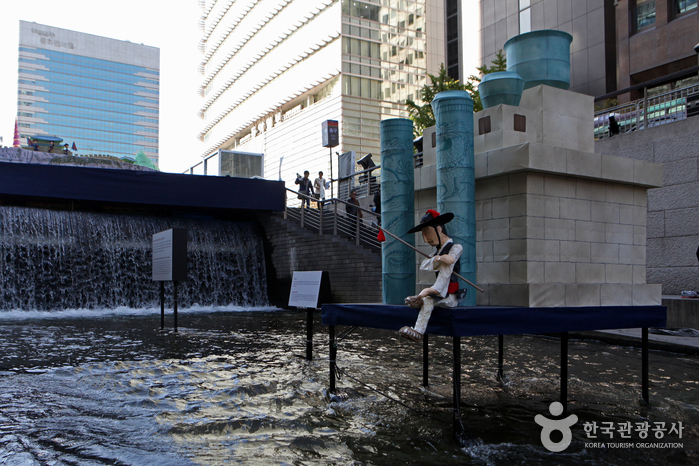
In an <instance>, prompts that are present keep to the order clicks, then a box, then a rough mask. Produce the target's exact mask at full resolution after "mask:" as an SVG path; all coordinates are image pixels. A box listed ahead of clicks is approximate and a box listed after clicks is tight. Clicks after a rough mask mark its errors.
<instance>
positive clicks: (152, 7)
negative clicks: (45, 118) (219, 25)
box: [0, 0, 204, 173]
mask: <svg viewBox="0 0 699 466" xmlns="http://www.w3.org/2000/svg"><path fill="white" fill-rule="evenodd" d="M201 12H202V10H201V9H200V8H199V5H198V1H197V0H119V1H107V0H22V1H9V0H4V1H3V2H2V14H1V16H0V19H1V20H2V26H0V57H1V58H2V62H3V63H4V67H3V68H4V69H3V71H2V72H1V73H0V136H2V138H3V142H2V145H4V146H11V145H12V138H13V132H14V124H15V123H14V122H15V118H16V116H17V64H18V61H17V60H18V56H17V50H18V48H19V21H20V20H23V21H34V22H36V23H39V24H45V25H48V26H53V27H59V28H64V29H70V30H73V31H78V32H84V33H88V34H95V35H99V36H103V37H109V38H111V39H118V40H128V41H131V42H134V43H139V44H145V45H150V46H153V47H158V48H160V169H161V170H162V171H164V172H172V173H182V172H184V171H185V170H188V169H189V167H191V166H192V165H195V164H197V163H198V162H200V161H201V158H200V154H201V153H202V152H203V150H204V149H203V145H202V144H201V143H200V142H199V141H197V139H196V135H197V134H198V132H199V130H200V129H201V127H202V126H203V121H202V120H201V119H199V118H198V117H197V116H196V113H197V109H198V108H199V105H200V103H201V98H200V97H199V96H198V95H197V88H198V87H199V83H200V82H201V79H202V77H201V75H200V74H199V73H197V71H196V69H197V65H198V64H199V62H200V61H201V57H202V55H201V53H200V52H199V51H198V50H197V44H198V43H199V39H200V37H201V31H200V30H199V27H198V26H197V24H198V22H199V18H200V16H201ZM58 136H59V137H60V135H58Z"/></svg>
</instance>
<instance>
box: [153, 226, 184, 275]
mask: <svg viewBox="0 0 699 466" xmlns="http://www.w3.org/2000/svg"><path fill="white" fill-rule="evenodd" d="M184 280H187V230H186V229H184V228H171V229H170V230H165V231H161V232H160V233H156V234H154V235H153V281H163V282H170V281H175V282H180V281H184Z"/></svg>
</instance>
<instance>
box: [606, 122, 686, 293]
mask: <svg viewBox="0 0 699 466" xmlns="http://www.w3.org/2000/svg"><path fill="white" fill-rule="evenodd" d="M595 150H596V151H597V152H600V153H602V154H616V155H620V156H622V157H625V158H628V159H630V160H633V161H634V163H636V162H638V161H640V160H642V161H648V162H655V163H662V164H663V183H662V187H661V188H658V189H652V190H650V191H649V192H648V218H647V219H648V222H647V238H648V244H647V253H646V255H647V260H648V261H647V267H648V268H647V279H648V281H649V282H652V283H660V284H662V286H663V294H666V295H679V294H680V292H681V291H684V290H699V261H698V260H697V256H696V251H697V247H698V246H699V168H698V167H699V118H697V117H691V118H687V119H685V120H680V121H674V122H672V123H669V124H661V125H657V126H653V127H650V128H646V129H644V130H642V131H633V132H630V133H626V134H620V135H617V136H614V137H611V138H605V139H602V140H599V141H596V142H595Z"/></svg>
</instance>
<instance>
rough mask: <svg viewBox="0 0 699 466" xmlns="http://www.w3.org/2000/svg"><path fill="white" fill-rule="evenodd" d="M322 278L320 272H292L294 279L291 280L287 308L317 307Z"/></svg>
mask: <svg viewBox="0 0 699 466" xmlns="http://www.w3.org/2000/svg"><path fill="white" fill-rule="evenodd" d="M322 276H323V272H322V271H320V272H294V277H293V278H292V279H291V293H290V294H289V306H295V307H307V308H308V307H310V308H314V309H315V308H316V307H317V306H318V294H319V293H320V280H321V277H322Z"/></svg>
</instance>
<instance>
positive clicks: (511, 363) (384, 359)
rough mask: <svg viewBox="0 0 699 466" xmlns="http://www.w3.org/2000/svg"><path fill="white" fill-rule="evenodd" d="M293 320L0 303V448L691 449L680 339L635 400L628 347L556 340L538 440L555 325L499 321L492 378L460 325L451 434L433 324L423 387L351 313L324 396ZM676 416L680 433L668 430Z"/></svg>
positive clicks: (46, 452)
mask: <svg viewBox="0 0 699 466" xmlns="http://www.w3.org/2000/svg"><path fill="white" fill-rule="evenodd" d="M171 317H172V316H171V315H168V318H167V324H166V325H168V326H171V325H172V323H171V320H172V318H171ZM304 322H305V313H302V312H294V311H280V310H274V309H270V308H236V307H232V306H228V307H221V308H216V307H192V308H189V309H185V310H184V311H182V312H181V314H180V316H179V332H177V333H174V332H173V331H172V330H165V331H161V330H160V315H159V310H155V309H131V308H117V309H114V310H75V311H52V312H40V311H33V312H26V311H17V312H13V311H3V312H0V348H2V351H0V465H13V466H14V465H22V466H24V465H27V466H29V465H107V464H109V465H112V464H115V465H192V464H200V465H219V464H246V465H247V464H260V465H262V464H264V465H267V464H288V465H291V464H296V465H306V464H317V465H330V464H343V465H364V464H366V465H393V464H395V465H399V464H400V465H402V464H415V465H418V464H425V465H427V464H445V465H448V464H473V465H510V464H571V465H573V464H576V465H577V464H600V465H627V464H678V465H681V464H697V463H699V450H698V448H699V429H698V426H699V391H698V390H697V389H698V388H699V387H698V386H697V385H698V384H699V371H697V357H696V356H686V355H682V354H674V353H667V352H659V351H652V352H651V355H650V381H651V405H650V406H645V405H644V404H643V403H641V402H640V401H639V399H640V368H641V357H640V350H638V349H635V348H626V347H620V346H614V345H609V344H605V343H600V342H596V341H592V340H587V341H576V340H572V341H571V342H570V346H569V348H570V349H569V354H570V369H569V373H570V382H569V400H570V402H569V406H568V410H569V411H568V413H569V414H575V415H576V416H577V418H578V420H577V423H575V424H574V425H573V426H572V427H571V431H572V442H571V444H570V445H569V446H568V447H567V448H566V449H565V450H564V451H562V452H560V453H553V452H550V451H548V450H547V449H546V448H544V447H543V445H542V442H541V439H540V434H541V427H540V426H539V425H537V424H536V423H535V421H534V417H535V416H536V415H537V414H540V415H543V416H546V417H550V418H552V417H553V416H552V415H551V414H550V413H549V405H550V404H551V403H552V402H553V401H557V399H558V396H559V392H558V380H559V370H560V369H559V365H558V364H559V361H558V355H559V351H560V346H559V341H558V340H556V339H553V338H547V337H539V336H512V337H506V339H505V379H506V380H505V383H504V384H501V383H500V382H499V381H498V380H497V378H496V371H497V337H494V338H491V337H473V338H463V339H462V356H463V357H462V368H463V377H462V380H461V384H462V414H463V416H462V419H463V423H464V426H465V428H466V435H467V437H468V442H467V443H466V445H465V446H462V445H461V444H460V443H459V442H457V441H456V440H455V439H454V437H453V435H452V419H451V413H452V395H451V386H452V380H451V355H452V346H451V345H452V342H451V339H449V338H443V337H433V338H432V339H431V345H430V358H431V359H430V385H429V387H428V388H423V387H422V378H421V377H422V356H421V354H422V350H421V345H415V344H411V343H409V342H407V341H405V340H401V339H398V337H397V335H396V334H395V333H394V332H388V331H382V330H371V329H358V330H357V331H355V332H353V333H352V334H350V335H349V336H347V337H346V338H345V339H344V340H342V342H341V343H340V345H339V352H338V358H337V361H338V365H339V367H340V368H341V369H342V371H343V372H345V373H346V374H347V375H345V376H344V377H342V378H341V379H340V380H339V381H338V391H339V392H340V393H341V394H342V396H339V397H335V398H333V399H328V397H327V396H326V389H327V387H328V348H327V328H325V327H323V326H322V325H321V324H320V316H319V315H317V316H316V322H315V331H316V336H315V343H314V359H313V360H312V361H306V360H305V359H304V355H305V330H304V325H305V324H304ZM646 421H647V422H648V423H649V425H650V430H649V434H648V437H647V438H645V439H643V438H642V437H641V435H642V434H641V431H640V430H637V429H636V426H637V423H641V424H642V423H644V422H646ZM627 422H630V423H631V426H632V429H631V430H630V431H629V433H628V435H629V438H627V439H624V438H622V435H623V432H621V431H620V426H623V425H626V423H627ZM662 422H664V423H665V424H664V428H665V430H664V432H663V438H656V435H658V434H656V433H654V431H653V428H654V427H655V428H659V427H660V424H659V423H662ZM679 423H681V425H682V433H681V436H680V435H679V433H678V432H671V431H670V430H671V428H672V426H673V425H674V426H675V427H676V428H677V427H678V426H679ZM585 425H589V426H597V429H598V430H597V431H596V437H597V438H596V439H593V438H588V437H589V435H591V434H592V432H590V433H588V432H586V428H585V427H584V426H585ZM608 426H611V427H613V429H607V432H609V433H611V434H612V436H613V437H610V436H609V435H608V434H605V433H603V430H602V428H604V427H608ZM622 430H623V429H622ZM551 438H552V440H553V441H558V440H559V439H560V436H559V437H558V438H556V436H555V435H552V436H551ZM661 442H662V443H665V444H669V445H661V444H660V443H661ZM602 443H604V444H605V448H601V447H600V446H599V445H600V444H602ZM622 443H625V444H630V446H629V445H626V446H624V445H622ZM649 444H650V445H649Z"/></svg>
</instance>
